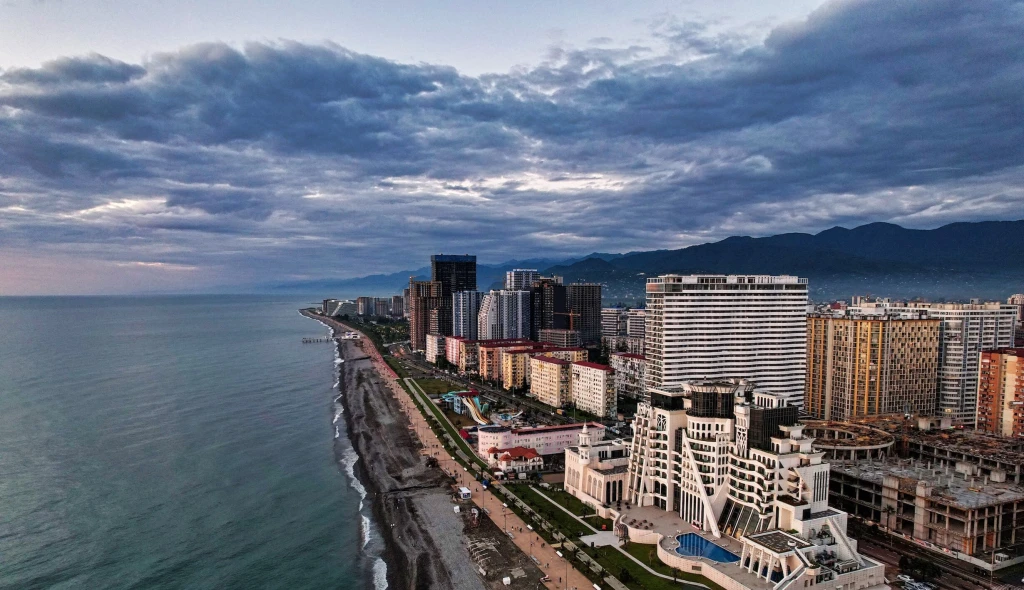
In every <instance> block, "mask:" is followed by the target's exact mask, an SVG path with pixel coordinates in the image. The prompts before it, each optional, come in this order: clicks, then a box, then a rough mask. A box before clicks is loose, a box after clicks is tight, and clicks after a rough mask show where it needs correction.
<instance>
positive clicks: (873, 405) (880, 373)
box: [804, 311, 942, 420]
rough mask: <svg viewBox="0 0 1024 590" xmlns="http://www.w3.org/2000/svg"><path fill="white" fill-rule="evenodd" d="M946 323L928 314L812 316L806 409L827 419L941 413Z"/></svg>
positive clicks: (808, 334) (808, 324) (808, 331)
mask: <svg viewBox="0 0 1024 590" xmlns="http://www.w3.org/2000/svg"><path fill="white" fill-rule="evenodd" d="M837 314H838V315H837ZM941 325H942V322H941V321H940V320H937V319H928V318H927V316H926V314H924V313H922V312H919V313H916V314H908V313H904V314H886V315H861V314H856V313H850V312H843V311H838V312H836V314H812V315H811V316H809V317H808V318H807V394H806V396H805V398H804V411H806V412H807V413H808V414H810V415H811V416H814V417H815V418H819V419H823V420H850V419H853V418H860V417H864V416H875V415H880V414H896V413H900V414H903V413H910V414H916V415H923V416H931V415H933V414H935V412H936V410H937V401H938V398H937V389H938V376H939V333H940V328H941Z"/></svg>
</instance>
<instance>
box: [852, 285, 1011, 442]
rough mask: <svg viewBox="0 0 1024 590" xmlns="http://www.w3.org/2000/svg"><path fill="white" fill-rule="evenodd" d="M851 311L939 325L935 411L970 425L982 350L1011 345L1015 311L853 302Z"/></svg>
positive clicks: (996, 306)
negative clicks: (910, 317)
mask: <svg viewBox="0 0 1024 590" xmlns="http://www.w3.org/2000/svg"><path fill="white" fill-rule="evenodd" d="M858 303H859V305H857V306H856V307H853V309H854V310H855V311H856V312H859V313H862V314H865V315H868V314H884V313H886V312H888V313H893V314H899V313H907V314H920V313H921V312H922V311H923V312H925V314H926V315H925V317H927V318H929V319H939V320H942V326H941V328H940V333H939V384H938V386H939V395H938V400H939V402H938V403H939V407H938V411H939V413H940V414H942V415H944V416H949V417H950V418H952V419H953V421H954V422H956V423H959V424H966V425H972V424H974V422H975V419H976V413H977V410H978V371H979V368H980V363H981V351H983V350H994V349H997V348H1007V347H1011V346H1013V330H1014V325H1015V323H1016V321H1017V307H1016V306H1014V305H1011V304H1003V303H923V302H910V303H902V302H891V301H888V300H879V301H875V302H858Z"/></svg>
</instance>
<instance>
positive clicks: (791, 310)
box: [645, 275, 807, 407]
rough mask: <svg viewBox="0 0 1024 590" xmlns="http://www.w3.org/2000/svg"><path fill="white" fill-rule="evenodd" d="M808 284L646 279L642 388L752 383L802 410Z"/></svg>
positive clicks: (788, 279) (783, 279)
mask: <svg viewBox="0 0 1024 590" xmlns="http://www.w3.org/2000/svg"><path fill="white" fill-rule="evenodd" d="M806 317H807V279H799V278H797V277H792V276H767V275H755V276H751V275H743V276H739V275H729V276H726V275H689V276H681V275H662V276H660V277H657V278H651V279H647V328H646V341H645V356H646V357H647V373H646V379H647V388H648V390H650V389H653V388H664V387H671V386H675V385H679V384H682V383H685V382H687V381H690V380H693V379H749V380H751V381H752V382H754V383H755V384H756V385H757V386H758V387H759V388H760V389H762V390H764V391H766V392H770V393H775V394H778V395H780V396H781V397H782V398H783V399H784V400H785V401H786V402H787V404H788V405H791V406H795V407H802V406H803V402H804V383H805V380H806V368H807V325H806Z"/></svg>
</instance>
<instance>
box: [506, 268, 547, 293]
mask: <svg viewBox="0 0 1024 590" xmlns="http://www.w3.org/2000/svg"><path fill="white" fill-rule="evenodd" d="M539 278H540V273H538V272H537V269H535V268H516V269H513V270H510V271H506V272H505V290H506V291H529V290H530V289H531V288H532V287H533V283H534V281H536V280H537V279H539Z"/></svg>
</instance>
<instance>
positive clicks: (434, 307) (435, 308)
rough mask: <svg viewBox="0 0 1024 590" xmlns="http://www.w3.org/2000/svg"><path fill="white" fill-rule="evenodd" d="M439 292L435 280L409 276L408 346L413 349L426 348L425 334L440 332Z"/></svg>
mask: <svg viewBox="0 0 1024 590" xmlns="http://www.w3.org/2000/svg"><path fill="white" fill-rule="evenodd" d="M441 292H442V289H441V283H439V282H437V281H417V280H415V279H413V278H411V277H410V278H409V346H410V347H411V348H412V349H413V350H425V349H426V345H427V334H440V331H439V327H440V314H439V309H440V304H441V299H442V296H441ZM449 299H450V298H449Z"/></svg>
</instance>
